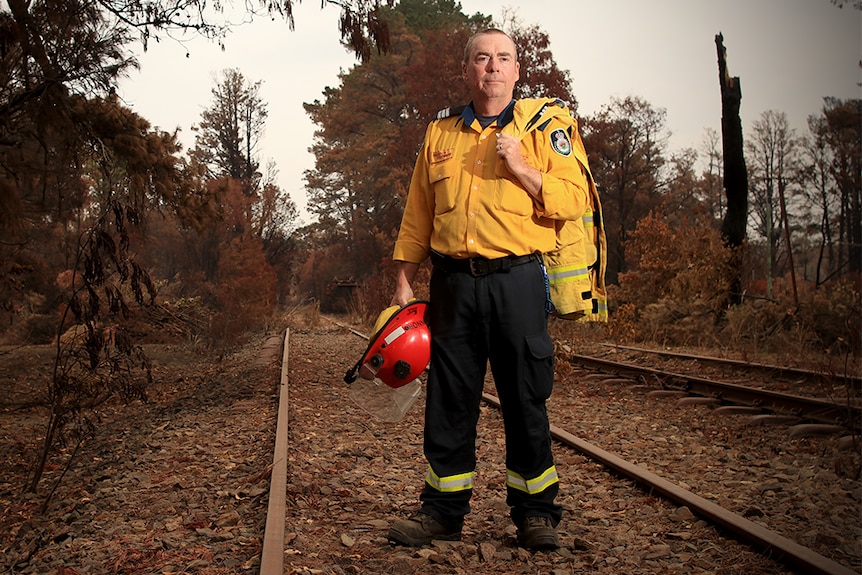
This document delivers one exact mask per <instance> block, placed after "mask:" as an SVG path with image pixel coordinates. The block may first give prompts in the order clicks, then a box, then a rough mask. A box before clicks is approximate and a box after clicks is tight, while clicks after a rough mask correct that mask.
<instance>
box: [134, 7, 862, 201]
mask: <svg viewBox="0 0 862 575" xmlns="http://www.w3.org/2000/svg"><path fill="white" fill-rule="evenodd" d="M514 4H515V3H514V2H512V1H500V0H461V7H462V11H463V12H464V13H465V14H468V15H471V14H474V13H476V12H481V13H482V14H485V15H490V16H492V17H494V18H495V19H496V20H498V21H499V20H500V18H501V17H502V15H503V13H504V10H506V9H508V10H509V11H512V12H514V13H515V14H516V16H517V18H518V19H519V20H520V21H521V23H523V24H524V25H526V26H530V25H533V24H536V25H538V26H539V27H540V28H541V29H542V30H544V31H545V32H547V33H548V35H549V38H550V41H551V50H552V52H553V55H554V59H555V60H556V62H557V65H558V66H559V67H560V68H562V69H565V70H568V71H569V72H570V74H571V77H572V81H573V84H574V90H573V91H574V94H575V96H576V97H577V99H578V103H579V109H578V111H579V113H580V114H581V115H590V114H593V113H595V112H597V111H599V110H600V109H601V108H602V107H603V106H605V105H607V104H608V103H609V102H610V100H611V98H612V97H619V98H624V97H626V96H637V97H640V98H642V99H644V100H646V101H647V102H649V103H650V104H651V105H652V106H653V107H654V108H663V109H665V110H666V112H667V127H668V129H669V130H670V131H671V132H672V137H671V140H670V143H669V148H670V150H669V151H670V152H674V151H679V150H681V149H683V148H695V149H700V148H701V147H702V143H703V140H704V132H705V130H706V129H707V128H711V129H713V130H715V131H717V132H718V131H720V119H721V100H720V94H719V86H718V66H717V59H716V50H715V40H714V38H715V35H716V34H717V33H719V32H721V33H722V34H723V35H724V45H725V47H726V49H727V54H728V68H729V71H730V73H731V74H732V75H733V76H739V77H740V80H741V85H742V109H741V115H742V121H743V130H744V131H745V132H746V133H747V132H748V131H750V130H751V126H752V123H753V122H754V121H755V120H757V119H758V118H759V117H760V114H761V113H763V112H764V111H766V110H776V111H779V112H784V113H786V114H787V116H788V119H789V121H790V124H791V126H792V127H794V128H795V129H796V130H797V132H798V133H803V132H804V131H805V130H806V118H807V117H808V116H809V115H811V114H817V113H819V112H820V111H821V109H822V105H823V98H824V97H825V96H835V97H838V98H843V99H847V98H860V97H862V91H860V85H859V84H860V81H862V74H860V68H859V62H860V60H862V12H860V11H858V10H854V9H852V8H851V7H849V6H845V7H844V8H843V9H839V8H837V7H835V6H834V5H833V4H832V3H831V2H830V0H722V1H721V2H716V1H714V0H649V1H647V0H607V1H604V2H597V1H595V0H592V1H589V2H587V1H582V0H530V2H529V3H526V2H524V3H521V6H520V7H517V8H513V6H514ZM294 13H295V16H296V29H295V30H294V31H290V29H289V28H288V26H287V24H286V23H285V22H284V21H282V20H277V21H274V22H273V21H269V20H268V19H266V18H261V19H256V20H255V21H254V22H252V23H250V24H245V25H243V26H241V27H238V28H236V29H235V31H234V32H233V33H232V34H231V35H230V36H229V37H228V38H227V40H226V49H225V50H224V51H222V50H221V49H220V48H219V47H218V46H217V45H214V44H211V43H207V42H206V41H201V40H197V41H193V42H191V43H188V44H186V45H185V46H181V45H178V44H177V43H175V42H173V41H170V40H166V41H163V42H162V43H160V44H155V43H151V45H150V47H149V50H148V51H147V52H146V53H144V54H141V55H140V57H139V62H140V65H141V68H140V70H139V71H133V72H132V73H131V74H130V76H129V78H128V79H127V80H125V81H123V82H122V84H121V86H120V92H119V93H120V96H121V97H122V98H123V99H124V100H125V102H126V104H127V105H129V106H130V107H131V108H132V109H133V110H135V111H136V112H137V113H138V114H139V115H141V116H143V117H144V118H146V119H148V120H149V121H150V122H151V123H152V124H153V125H154V126H158V127H159V128H161V129H164V130H168V131H173V130H174V129H176V128H179V129H180V138H181V140H182V141H183V142H184V144H185V145H186V147H187V148H188V147H190V146H191V145H192V144H193V142H194V135H193V133H192V132H191V130H190V127H191V126H192V125H194V124H197V123H199V122H200V115H201V112H202V111H203V110H204V109H206V108H208V107H209V106H210V105H211V103H212V94H211V90H212V88H213V87H214V86H215V84H216V79H215V78H216V74H217V73H219V72H221V71H222V70H224V69H226V68H237V69H239V70H240V72H241V73H242V74H243V76H244V77H245V78H246V79H247V80H248V81H250V82H256V81H262V86H261V97H262V98H263V100H264V101H265V102H266V103H267V106H268V111H269V118H268V120H267V125H266V132H265V135H264V139H263V141H262V145H261V149H260V155H261V157H260V159H261V165H262V166H263V165H265V164H266V163H267V162H268V161H269V160H272V161H274V162H275V163H276V165H277V168H278V172H279V177H278V184H279V185H280V186H281V187H282V188H283V189H284V190H286V191H287V192H288V193H290V195H291V197H292V198H293V199H294V201H295V202H296V203H297V206H298V207H299V208H300V210H301V211H302V210H304V208H305V205H306V198H305V192H304V191H303V184H304V182H303V180H302V173H303V171H304V170H307V169H309V168H312V167H313V165H314V158H313V156H311V154H309V153H308V147H309V146H310V145H311V143H312V135H313V132H314V125H313V124H312V123H311V122H310V120H309V119H308V117H307V116H306V114H305V112H304V110H303V108H302V104H303V102H312V101H314V100H315V99H320V98H321V97H322V92H323V89H324V88H325V87H326V86H336V85H337V84H338V78H337V75H338V73H339V71H340V70H345V71H346V70H349V69H350V68H351V67H352V66H354V65H355V64H356V61H355V60H354V58H353V56H352V55H351V54H350V53H348V52H347V51H345V50H344V49H343V48H342V47H341V45H340V44H339V33H338V10H337V8H336V7H333V6H327V7H325V8H323V9H321V8H320V2H317V1H316V0H306V1H305V2H303V3H301V4H298V5H296V6H295V12H294ZM186 51H188V57H186ZM448 104H449V103H447V102H441V103H440V107H441V108H442V107H444V106H446V105H448Z"/></svg>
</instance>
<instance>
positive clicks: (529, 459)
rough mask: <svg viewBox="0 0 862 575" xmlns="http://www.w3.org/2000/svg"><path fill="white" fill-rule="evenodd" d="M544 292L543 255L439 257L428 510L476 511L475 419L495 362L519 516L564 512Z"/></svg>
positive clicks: (441, 514)
mask: <svg viewBox="0 0 862 575" xmlns="http://www.w3.org/2000/svg"><path fill="white" fill-rule="evenodd" d="M545 300H546V293H545V282H544V276H543V274H542V268H541V266H540V264H539V263H538V261H531V262H530V263H527V264H523V265H518V266H515V267H512V268H510V269H507V270H505V271H500V272H497V273H492V274H489V275H485V276H481V277H473V276H472V275H470V274H469V273H464V272H450V271H446V270H444V269H441V268H440V267H436V266H435V269H434V271H433V273H432V276H431V298H430V302H431V303H430V306H429V314H430V315H429V323H430V329H431V365H430V372H429V377H428V384H427V401H426V411H425V440H424V449H425V457H426V459H427V460H428V465H429V469H428V475H427V476H426V483H425V486H424V489H423V491H422V495H421V500H422V504H423V505H422V511H423V512H425V513H429V514H431V515H432V516H434V517H436V518H437V519H438V520H441V521H447V522H456V523H457V522H461V521H463V517H464V516H465V515H466V514H467V513H469V511H470V497H471V495H472V477H473V473H474V471H475V467H476V423H477V421H478V419H479V405H480V401H481V397H482V391H483V387H484V378H485V373H486V368H487V365H488V364H489V362H490V365H491V371H492V374H493V376H494V381H495V384H496V388H497V394H498V396H499V398H500V403H501V405H502V412H503V420H504V427H505V434H506V470H505V471H506V474H507V497H506V500H507V503H508V504H509V506H510V509H511V517H512V520H513V521H514V522H515V523H516V524H517V525H520V524H521V522H522V521H523V519H524V518H525V517H527V516H532V515H538V516H546V517H550V518H551V520H552V521H553V523H554V524H555V525H556V524H557V523H558V522H559V521H560V517H561V515H562V508H561V507H560V506H559V505H557V504H556V503H555V502H554V500H555V498H556V496H557V493H558V491H559V483H558V481H557V479H556V470H555V468H554V462H553V455H552V452H551V435H550V425H549V423H548V415H547V411H546V408H545V401H546V400H547V399H548V398H549V397H550V395H551V390H552V388H553V382H554V349H553V342H552V341H551V338H550V336H549V335H548V324H547V314H546V312H545ZM502 471H504V470H501V472H502ZM549 477H550V480H548V478H549ZM511 478H514V479H516V481H514V482H513V481H509V479H511ZM521 480H523V482H524V483H523V484H520V485H519V483H520V481H521ZM530 484H532V487H531V488H525V486H527V485H530ZM537 485H538V487H537Z"/></svg>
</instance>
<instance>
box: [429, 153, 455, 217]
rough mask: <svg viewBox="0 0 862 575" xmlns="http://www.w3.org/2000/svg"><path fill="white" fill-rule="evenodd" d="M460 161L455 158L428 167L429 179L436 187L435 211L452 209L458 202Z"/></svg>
mask: <svg viewBox="0 0 862 575" xmlns="http://www.w3.org/2000/svg"><path fill="white" fill-rule="evenodd" d="M457 174H458V162H457V161H455V159H454V158H451V159H448V160H446V161H443V162H438V163H435V164H432V165H431V166H430V167H429V168H428V180H429V183H430V184H431V187H432V188H434V206H435V207H434V213H435V214H445V213H447V212H450V211H452V210H453V209H454V208H455V206H456V205H457V202H458V185H457V184H458V183H457V181H456V180H457V177H456V176H457Z"/></svg>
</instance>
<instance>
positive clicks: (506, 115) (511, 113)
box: [461, 100, 515, 128]
mask: <svg viewBox="0 0 862 575" xmlns="http://www.w3.org/2000/svg"><path fill="white" fill-rule="evenodd" d="M514 119H515V100H512V101H511V102H509V105H508V106H506V108H505V109H504V110H503V111H502V112H500V115H499V116H497V127H499V128H502V127H503V126H506V125H507V124H509V123H511V122H512V120H514ZM474 120H476V111H475V110H474V109H473V102H470V103H469V104H468V105H467V106H464V111H463V112H461V121H462V122H464V125H465V126H472V125H473V121H474Z"/></svg>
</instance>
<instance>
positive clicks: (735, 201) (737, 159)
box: [715, 33, 748, 305]
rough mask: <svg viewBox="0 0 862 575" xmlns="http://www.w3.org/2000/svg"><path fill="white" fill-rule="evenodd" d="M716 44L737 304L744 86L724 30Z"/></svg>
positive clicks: (726, 232)
mask: <svg viewBox="0 0 862 575" xmlns="http://www.w3.org/2000/svg"><path fill="white" fill-rule="evenodd" d="M715 47H716V50H717V51H718V82H719V85H720V86H721V140H722V152H723V154H724V194H725V196H726V197H727V212H726V213H725V216H724V221H723V222H722V224H721V235H722V238H723V239H724V243H725V245H727V246H728V247H729V248H731V249H732V250H733V256H732V262H731V263H732V266H733V272H732V273H733V276H732V278H731V282H730V290H729V294H728V303H730V304H731V305H735V304H738V303H740V302H741V301H742V253H741V252H742V244H743V242H744V241H745V224H746V220H747V219H748V170H747V169H746V167H745V156H744V154H743V148H742V120H741V119H740V118H739V106H740V103H741V102H742V88H741V87H740V83H739V77H738V76H736V77H731V76H730V74H729V73H728V71H727V50H725V48H724V36H722V34H721V33H718V34H716V36H715Z"/></svg>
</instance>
